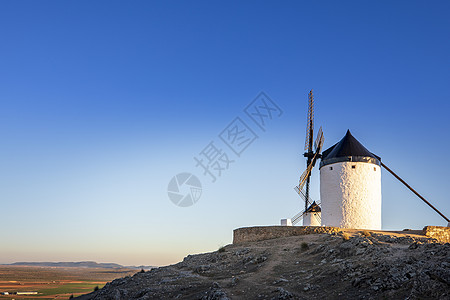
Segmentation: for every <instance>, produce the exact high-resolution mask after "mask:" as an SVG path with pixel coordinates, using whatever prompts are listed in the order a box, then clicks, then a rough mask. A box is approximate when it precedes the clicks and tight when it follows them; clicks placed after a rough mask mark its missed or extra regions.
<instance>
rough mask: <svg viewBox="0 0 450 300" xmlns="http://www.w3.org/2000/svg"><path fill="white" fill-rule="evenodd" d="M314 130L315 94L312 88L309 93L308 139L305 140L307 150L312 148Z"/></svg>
mask: <svg viewBox="0 0 450 300" xmlns="http://www.w3.org/2000/svg"><path fill="white" fill-rule="evenodd" d="M313 132H314V96H313V93H312V90H311V91H310V92H309V94H308V117H307V123H306V141H305V150H306V151H308V150H311V149H312V146H313V145H312V139H313V138H314V137H312V134H313Z"/></svg>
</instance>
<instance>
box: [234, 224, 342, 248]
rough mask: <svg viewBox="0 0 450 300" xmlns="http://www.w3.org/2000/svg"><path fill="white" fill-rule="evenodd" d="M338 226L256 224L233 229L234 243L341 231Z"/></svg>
mask: <svg viewBox="0 0 450 300" xmlns="http://www.w3.org/2000/svg"><path fill="white" fill-rule="evenodd" d="M340 231H341V229H340V228H338V227H315V226H256V227H244V228H238V229H235V230H233V244H241V243H245V242H256V241H263V240H269V239H275V238H279V237H287V236H296V235H305V234H315V233H333V232H340Z"/></svg>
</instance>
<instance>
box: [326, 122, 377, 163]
mask: <svg viewBox="0 0 450 300" xmlns="http://www.w3.org/2000/svg"><path fill="white" fill-rule="evenodd" d="M380 160H381V158H380V157H379V156H377V155H375V154H373V153H372V152H370V151H369V150H367V149H366V147H364V146H363V145H362V144H361V143H360V142H359V141H358V140H357V139H355V137H353V135H352V134H351V133H350V130H347V133H346V134H345V136H344V137H343V138H342V140H340V141H339V142H338V143H337V144H334V145H333V146H331V147H330V148H328V149H327V150H325V151H323V152H322V161H321V163H320V167H323V166H324V165H328V164H333V163H337V162H342V161H360V162H368V163H374V164H377V165H380Z"/></svg>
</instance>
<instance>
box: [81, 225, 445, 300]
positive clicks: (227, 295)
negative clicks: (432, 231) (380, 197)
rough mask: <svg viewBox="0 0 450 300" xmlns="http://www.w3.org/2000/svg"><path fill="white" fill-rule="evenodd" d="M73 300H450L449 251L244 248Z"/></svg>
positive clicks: (367, 242) (314, 243) (383, 239)
mask: <svg viewBox="0 0 450 300" xmlns="http://www.w3.org/2000/svg"><path fill="white" fill-rule="evenodd" d="M78 299H81V300H96V299H141V300H144V299H205V300H206V299H209V300H211V299H222V300H225V299H450V244H449V243H443V242H439V241H438V240H436V239H433V238H429V237H425V236H421V235H416V234H412V233H408V232H404V233H402V232H400V233H392V232H380V231H367V230H364V231H358V230H350V229H349V230H344V229H343V230H339V231H337V232H334V231H333V232H331V233H312V234H306V235H299V236H288V237H280V238H274V239H268V240H262V241H252V242H243V243H239V244H232V245H227V246H225V247H223V248H220V249H219V250H218V251H215V252H211V253H205V254H198V255H189V256H187V257H185V258H184V259H183V261H182V262H179V263H177V264H175V265H171V266H166V267H160V268H155V269H152V270H151V271H148V272H139V273H136V274H135V275H134V276H131V277H125V278H121V279H116V280H114V281H112V282H110V283H107V284H106V286H105V287H104V288H102V289H100V290H98V291H95V292H92V293H90V294H87V295H83V296H81V297H79V298H78Z"/></svg>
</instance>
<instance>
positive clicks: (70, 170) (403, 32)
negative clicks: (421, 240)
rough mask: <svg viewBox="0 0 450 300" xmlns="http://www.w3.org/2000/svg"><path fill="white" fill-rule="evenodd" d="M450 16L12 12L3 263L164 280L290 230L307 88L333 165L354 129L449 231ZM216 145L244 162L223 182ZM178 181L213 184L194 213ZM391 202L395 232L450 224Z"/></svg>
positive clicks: (2, 178)
mask: <svg viewBox="0 0 450 300" xmlns="http://www.w3.org/2000/svg"><path fill="white" fill-rule="evenodd" d="M449 13H450V4H449V2H448V1H434V2H432V3H426V2H423V1H397V2H395V3H391V2H389V1H379V2H376V3H368V2H361V1H354V2H353V1H347V2H340V3H336V2H334V1H330V2H328V1H321V2H320V3H310V2H306V1H304V2H299V1H283V2H282V3H279V2H276V1H245V2H244V3H242V2H238V1H227V2H219V1H195V2H181V1H152V2H149V1H133V2H125V1H94V2H91V1H76V2H75V1H39V2H36V1H14V2H13V1H10V2H6V1H2V2H1V3H0V141H1V142H0V145H1V147H0V203H1V217H0V228H1V230H0V241H2V242H1V245H0V263H11V262H15V261H49V260H50V261H78V260H95V261H98V262H117V263H121V264H135V265H141V264H145V265H164V264H169V263H174V262H176V261H179V260H180V259H182V258H183V257H184V256H186V255H187V254H193V253H198V252H206V251H212V250H216V249H217V248H219V247H220V246H222V245H225V244H229V243H231V241H232V230H233V229H235V228H238V227H245V226H252V225H272V224H278V223H279V221H280V219H281V218H288V217H292V216H293V215H295V214H296V213H297V212H298V211H300V210H301V209H302V207H303V205H302V203H301V201H300V198H299V197H298V195H296V194H295V192H294V191H293V187H294V186H295V185H296V183H297V182H298V178H299V176H300V174H301V173H302V172H303V170H304V169H305V167H306V166H305V159H304V158H303V156H302V153H303V147H304V139H305V130H306V129H305V128H306V114H307V94H308V92H309V90H310V89H314V95H315V99H316V106H315V113H316V129H317V128H318V127H319V126H322V127H323V131H324V135H325V144H324V147H325V148H328V147H330V146H332V145H333V144H334V143H336V142H337V141H339V140H340V139H341V138H342V137H343V136H344V135H345V133H346V131H347V129H350V130H351V132H352V134H353V135H354V136H355V137H356V138H357V139H358V140H359V141H360V142H361V143H362V144H363V145H364V146H365V147H366V148H368V149H369V150H370V151H372V152H373V153H375V154H377V155H379V156H381V158H382V161H383V162H384V163H385V164H386V165H388V166H389V167H391V169H393V170H394V171H395V172H397V174H399V175H400V176H401V177H403V178H404V179H405V180H406V181H407V182H408V183H409V184H410V185H412V186H413V187H414V188H415V189H417V191H418V192H419V193H421V194H423V196H425V198H427V199H428V200H429V201H430V202H431V203H433V204H434V205H435V206H436V207H437V208H438V209H440V210H441V211H442V212H443V213H444V214H446V215H447V216H448V215H450V201H449V198H448V187H447V184H448V183H447V182H448V178H449V175H448V172H449V170H450V161H449V160H448V159H446V156H447V155H446V153H445V151H446V149H449V148H450V139H449V134H448V132H449V130H450V121H449V114H448V112H449V109H450V104H449V98H450V85H449V80H450V68H449V66H450V56H449V55H448V54H449V53H450V40H449V38H448V37H449V36H450V19H449V18H448V15H449ZM262 91H263V92H265V93H266V94H267V95H268V96H269V97H270V98H271V99H272V101H273V102H274V103H276V104H277V105H278V106H279V108H280V109H281V110H282V111H283V113H282V115H281V116H279V117H274V118H273V120H271V121H270V122H269V123H268V124H267V128H266V131H262V130H261V129H260V128H259V127H258V126H256V124H255V123H253V122H252V120H250V119H249V118H248V116H247V115H246V114H245V112H244V109H245V107H246V106H247V105H248V104H249V103H250V102H251V101H253V100H254V99H255V97H257V95H259V93H260V92H262ZM236 117H240V118H241V119H242V120H243V121H244V122H245V123H246V124H247V125H248V126H250V127H251V129H252V130H253V131H254V133H255V134H256V135H257V136H258V138H257V139H256V140H255V141H254V142H253V143H252V144H251V145H250V146H249V147H248V148H247V149H246V150H245V151H244V152H243V153H242V154H241V155H240V156H239V157H237V156H236V155H234V154H233V153H232V152H231V151H229V150H227V148H226V146H225V145H224V144H223V143H222V144H221V140H220V138H219V134H220V133H221V132H222V131H223V130H224V129H225V128H226V127H227V125H229V124H230V122H232V121H233V120H234V119H235V118H236ZM211 141H213V142H214V143H217V145H219V146H221V147H222V148H223V151H227V153H228V154H229V156H230V158H232V159H234V160H235V162H234V163H232V164H230V167H229V169H228V170H226V171H224V172H223V173H222V175H221V176H220V177H219V178H218V179H217V181H216V182H214V183H212V182H211V180H209V178H208V177H206V176H204V175H203V173H202V170H201V169H199V168H198V167H196V166H195V161H194V157H195V156H198V155H199V153H200V152H201V151H202V149H204V148H205V147H206V146H207V145H208V144H209V143H210V142H211ZM181 172H190V173H193V174H195V175H196V176H198V178H199V179H200V180H201V182H202V186H203V193H202V196H201V198H200V200H199V201H198V202H197V203H196V204H195V205H193V206H191V207H186V208H181V207H178V206H176V205H174V204H173V203H172V202H171V201H170V200H169V198H168V195H167V186H168V183H169V181H170V180H171V178H172V177H173V176H174V175H176V174H178V173H181ZM318 179H319V178H318V169H317V168H316V169H314V172H313V175H312V197H313V199H315V200H318V199H319V180H318ZM382 197H383V199H382V200H383V206H382V213H383V218H382V226H383V229H396V230H401V229H404V228H414V229H421V228H422V227H423V226H426V225H440V226H445V225H446V222H445V221H444V220H443V219H442V218H441V217H440V216H439V215H437V214H436V213H435V212H434V211H432V210H431V209H429V208H428V207H427V206H426V205H425V204H424V203H423V202H422V201H421V200H419V199H418V198H417V197H416V196H415V195H413V194H412V193H411V192H410V191H408V190H407V189H406V188H405V187H404V186H402V185H401V184H400V183H399V182H398V181H397V180H395V179H394V178H393V177H392V176H391V175H390V174H389V173H388V172H386V171H385V170H384V171H383V173H382Z"/></svg>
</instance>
